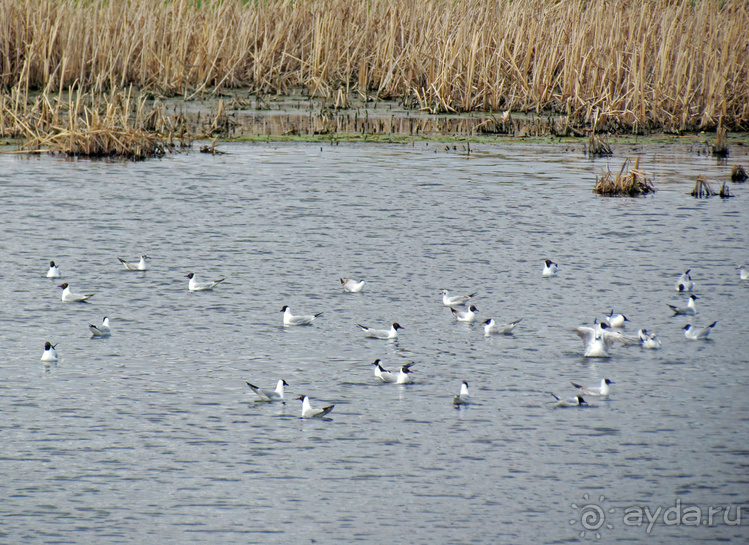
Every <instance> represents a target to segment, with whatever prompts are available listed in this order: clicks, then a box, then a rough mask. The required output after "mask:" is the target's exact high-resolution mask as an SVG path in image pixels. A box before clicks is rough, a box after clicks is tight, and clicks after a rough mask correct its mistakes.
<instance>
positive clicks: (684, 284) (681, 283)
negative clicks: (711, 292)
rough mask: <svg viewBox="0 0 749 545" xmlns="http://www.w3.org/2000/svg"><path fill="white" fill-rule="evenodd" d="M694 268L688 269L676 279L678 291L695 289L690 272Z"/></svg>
mask: <svg viewBox="0 0 749 545" xmlns="http://www.w3.org/2000/svg"><path fill="white" fill-rule="evenodd" d="M691 271H692V269H687V271H686V272H685V273H684V274H682V275H681V276H680V277H679V280H677V281H676V291H692V290H693V289H694V282H692V275H691V274H689V273H690V272H691Z"/></svg>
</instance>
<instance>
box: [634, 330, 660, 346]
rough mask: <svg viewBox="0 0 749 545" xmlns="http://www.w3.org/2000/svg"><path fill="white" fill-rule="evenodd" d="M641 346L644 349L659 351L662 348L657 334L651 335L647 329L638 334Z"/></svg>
mask: <svg viewBox="0 0 749 545" xmlns="http://www.w3.org/2000/svg"><path fill="white" fill-rule="evenodd" d="M637 336H638V337H639V339H640V344H641V345H642V347H643V348H651V349H657V348H660V347H661V340H660V339H659V338H658V335H656V334H655V333H650V332H649V331H648V330H647V329H641V330H639V331H638V332H637Z"/></svg>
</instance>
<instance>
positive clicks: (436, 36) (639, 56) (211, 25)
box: [0, 0, 749, 130]
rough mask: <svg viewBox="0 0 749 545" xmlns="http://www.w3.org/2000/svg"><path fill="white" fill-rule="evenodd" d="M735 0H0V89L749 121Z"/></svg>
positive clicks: (743, 42) (652, 123)
mask: <svg viewBox="0 0 749 545" xmlns="http://www.w3.org/2000/svg"><path fill="white" fill-rule="evenodd" d="M747 28H749V3H747V2H746V1H743V0H738V1H732V0H724V1H717V0H694V1H692V2H688V1H677V0H639V1H637V0H556V1H554V0H513V1H509V0H471V1H468V0H463V1H461V0H419V1H411V0H295V1H292V0H254V1H240V0H222V1H219V0H168V1H163V0H162V1H158V2H156V1H154V0H118V1H112V0H106V1H102V0H90V1H83V0H0V87H2V88H3V89H5V91H4V93H5V94H6V98H7V96H10V95H8V90H11V89H16V90H20V91H23V92H24V93H25V94H28V92H30V91H33V90H48V91H51V92H54V91H56V90H60V89H67V88H68V87H69V86H72V85H74V84H75V85H77V86H78V87H79V88H81V89H84V90H92V91H94V92H103V91H107V90H111V89H124V88H126V87H128V86H129V85H134V86H136V87H137V88H139V89H141V90H150V91H153V92H157V93H162V94H166V95H182V96H185V97H187V98H190V97H192V96H194V95H196V94H200V93H211V92H215V91H219V90H221V89H226V88H235V87H250V88H252V89H253V90H256V91H258V92H262V93H269V92H272V93H285V92H287V91H288V90H290V89H291V88H295V87H302V88H306V89H307V90H308V91H309V93H310V94H313V95H317V96H323V97H335V96H336V95H337V94H338V95H339V94H340V93H341V90H343V91H344V92H346V93H347V92H359V93H361V94H367V95H376V96H378V97H379V98H400V99H403V100H404V101H405V100H407V101H409V102H415V104H416V105H418V107H419V108H421V109H424V110H428V111H431V112H465V111H476V110H481V111H500V110H508V109H511V110H513V111H534V112H538V113H541V112H555V113H561V114H565V115H567V116H569V119H570V121H571V122H572V123H574V124H577V125H579V126H580V125H588V126H590V125H591V124H593V125H595V124H601V123H608V124H612V123H613V124H614V125H618V126H620V127H621V128H646V129H655V128H661V129H665V130H690V129H696V128H708V127H715V126H717V125H718V124H719V123H721V124H722V126H724V127H727V128H729V129H746V127H747V126H748V124H749V40H748V38H747V36H748V34H747V32H746V29H747Z"/></svg>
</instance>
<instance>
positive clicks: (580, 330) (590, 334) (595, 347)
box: [575, 324, 613, 358]
mask: <svg viewBox="0 0 749 545" xmlns="http://www.w3.org/2000/svg"><path fill="white" fill-rule="evenodd" d="M608 327H609V326H608V325H607V324H597V326H596V327H595V328H593V327H582V326H581V327H577V328H575V333H577V336H578V337H580V339H581V340H582V341H583V346H584V348H585V351H584V353H583V355H584V356H585V357H586V358H608V357H609V348H611V344H612V343H613V339H612V338H611V337H608V336H607V335H606V333H607V332H606V330H607V329H608Z"/></svg>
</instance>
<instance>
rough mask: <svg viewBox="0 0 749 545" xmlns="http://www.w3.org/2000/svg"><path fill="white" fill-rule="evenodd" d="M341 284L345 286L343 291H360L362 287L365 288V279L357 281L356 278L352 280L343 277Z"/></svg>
mask: <svg viewBox="0 0 749 545" xmlns="http://www.w3.org/2000/svg"><path fill="white" fill-rule="evenodd" d="M341 285H342V286H343V291H347V292H349V293H359V292H361V290H362V289H364V280H360V281H359V282H357V281H356V280H352V279H351V278H341Z"/></svg>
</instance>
